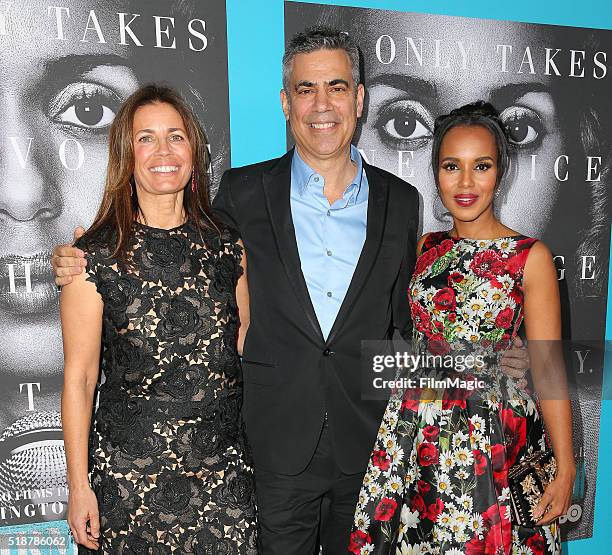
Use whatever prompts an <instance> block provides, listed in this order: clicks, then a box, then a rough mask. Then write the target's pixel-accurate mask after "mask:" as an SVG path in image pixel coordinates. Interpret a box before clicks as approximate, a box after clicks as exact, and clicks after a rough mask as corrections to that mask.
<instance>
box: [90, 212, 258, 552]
mask: <svg viewBox="0 0 612 555" xmlns="http://www.w3.org/2000/svg"><path fill="white" fill-rule="evenodd" d="M134 225H135V228H134V231H135V238H134V242H133V246H132V247H131V248H130V251H129V255H128V262H129V266H125V265H120V264H118V263H117V260H114V259H112V258H109V254H110V251H109V247H108V244H104V241H100V240H96V239H95V238H93V239H92V238H90V239H84V240H81V241H79V242H78V246H79V247H80V248H82V249H83V250H85V251H86V254H87V261H88V267H87V269H88V278H87V279H88V280H89V281H92V282H93V283H94V284H95V285H96V288H97V290H98V292H99V293H100V295H101V296H102V300H103V302H104V315H103V332H102V370H103V375H104V381H103V383H102V385H101V386H100V393H99V406H98V408H97V410H96V413H95V416H94V419H93V424H92V427H91V434H90V442H89V466H90V480H91V486H92V488H93V490H94V492H95V494H96V496H97V498H98V504H99V510H100V524H101V528H102V530H101V548H100V551H101V552H102V553H112V554H113V555H115V554H122V553H124V554H127V553H130V554H132V553H134V554H136V553H143V554H145V553H146V554H156V555H157V554H165V553H181V554H182V553H197V554H209V553H210V554H213V553H214V554H219V555H224V554H228V555H229V554H235V553H236V554H255V553H257V549H256V535H257V532H256V509H255V495H254V480H253V470H252V466H251V462H250V457H249V454H248V448H247V445H246V442H245V436H244V432H243V426H242V423H241V417H240V409H241V404H242V384H241V377H240V365H239V359H238V355H237V351H236V337H237V326H238V314H237V306H236V299H235V286H236V282H237V279H238V277H239V276H240V273H241V271H242V269H241V266H240V257H241V253H242V250H241V247H240V246H239V245H238V244H237V243H236V238H235V237H232V236H230V234H229V233H228V232H226V233H224V234H223V235H222V236H221V237H219V235H218V234H208V235H206V236H204V237H201V235H200V233H199V232H198V231H197V229H196V228H195V226H193V225H191V224H189V223H188V224H185V225H183V226H180V227H178V228H175V229H170V230H162V229H156V228H151V227H148V226H145V225H142V224H138V223H135V224H134ZM79 552H80V553H91V552H90V551H89V550H86V549H83V548H81V549H80V551H79Z"/></svg>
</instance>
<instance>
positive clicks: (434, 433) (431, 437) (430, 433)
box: [423, 426, 440, 441]
mask: <svg viewBox="0 0 612 555" xmlns="http://www.w3.org/2000/svg"><path fill="white" fill-rule="evenodd" d="M439 434H440V428H438V426H425V427H424V428H423V437H424V438H425V439H426V440H427V441H436V439H438V435H439Z"/></svg>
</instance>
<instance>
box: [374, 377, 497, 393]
mask: <svg viewBox="0 0 612 555" xmlns="http://www.w3.org/2000/svg"><path fill="white" fill-rule="evenodd" d="M372 385H373V386H374V388H375V389H465V390H467V391H474V390H475V389H484V388H485V386H486V384H485V382H484V381H483V380H478V379H473V380H462V379H461V378H458V377H453V378H451V377H448V378H443V379H439V380H437V379H435V378H397V379H395V380H385V379H384V378H380V377H378V378H374V380H373V381H372Z"/></svg>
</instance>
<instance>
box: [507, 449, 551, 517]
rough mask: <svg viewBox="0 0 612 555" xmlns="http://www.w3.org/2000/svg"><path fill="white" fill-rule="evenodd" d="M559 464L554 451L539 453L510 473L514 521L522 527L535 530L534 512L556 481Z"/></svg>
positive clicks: (527, 458)
mask: <svg viewBox="0 0 612 555" xmlns="http://www.w3.org/2000/svg"><path fill="white" fill-rule="evenodd" d="M556 473H557V463H556V461H555V457H554V455H553V452H552V449H547V450H546V451H538V452H537V453H534V454H533V455H530V456H529V457H526V458H525V459H523V460H522V461H520V462H519V463H517V464H515V465H514V466H512V468H510V470H509V471H508V485H509V486H510V500H511V503H512V516H513V518H512V520H514V521H516V523H517V524H519V525H520V526H525V527H527V528H534V527H535V526H537V523H536V522H534V520H533V517H532V515H533V511H534V510H535V508H536V506H537V504H538V503H539V501H540V499H541V498H542V495H543V493H544V490H545V489H546V486H547V485H548V484H549V483H550V482H552V481H553V480H554V479H555V475H556Z"/></svg>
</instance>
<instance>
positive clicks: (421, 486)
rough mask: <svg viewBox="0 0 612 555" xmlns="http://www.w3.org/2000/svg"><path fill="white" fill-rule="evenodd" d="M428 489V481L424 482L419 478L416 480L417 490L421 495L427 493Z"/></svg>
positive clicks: (429, 485) (429, 487)
mask: <svg viewBox="0 0 612 555" xmlns="http://www.w3.org/2000/svg"><path fill="white" fill-rule="evenodd" d="M430 489H431V484H430V483H429V482H425V481H423V480H419V481H418V482H417V490H418V492H419V493H420V494H421V495H424V494H425V493H429V490H430Z"/></svg>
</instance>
